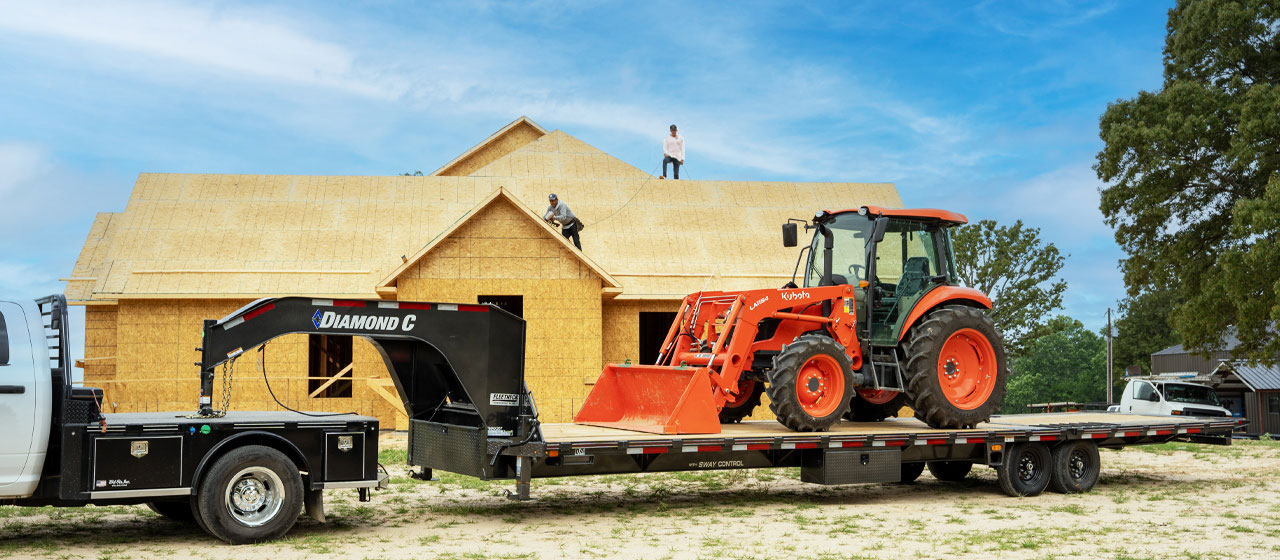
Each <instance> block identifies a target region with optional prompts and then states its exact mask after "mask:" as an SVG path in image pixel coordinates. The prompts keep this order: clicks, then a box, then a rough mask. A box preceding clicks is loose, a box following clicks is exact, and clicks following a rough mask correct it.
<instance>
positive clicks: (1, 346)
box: [0, 314, 9, 366]
mask: <svg viewBox="0 0 1280 560" xmlns="http://www.w3.org/2000/svg"><path fill="white" fill-rule="evenodd" d="M7 365H9V329H7V328H5V325H4V315H3V314H0V366H7Z"/></svg>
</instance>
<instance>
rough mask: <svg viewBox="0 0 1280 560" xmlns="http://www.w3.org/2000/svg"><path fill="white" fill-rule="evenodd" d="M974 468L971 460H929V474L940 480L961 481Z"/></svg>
mask: <svg viewBox="0 0 1280 560" xmlns="http://www.w3.org/2000/svg"><path fill="white" fill-rule="evenodd" d="M970 470H973V463H972V462H970V461H929V474H931V475H933V477H934V478H936V479H938V480H945V481H947V482H960V481H961V480H964V479H965V477H967V476H969V471H970Z"/></svg>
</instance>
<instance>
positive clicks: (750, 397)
mask: <svg viewBox="0 0 1280 560" xmlns="http://www.w3.org/2000/svg"><path fill="white" fill-rule="evenodd" d="M763 394H764V383H762V382H760V381H756V380H754V379H739V380H738V396H737V398H736V399H734V400H732V401H729V402H727V403H724V408H722V409H720V423H721V424H737V423H739V422H741V421H742V419H743V418H746V417H748V416H751V413H752V412H755V410H756V407H757V406H760V395H763Z"/></svg>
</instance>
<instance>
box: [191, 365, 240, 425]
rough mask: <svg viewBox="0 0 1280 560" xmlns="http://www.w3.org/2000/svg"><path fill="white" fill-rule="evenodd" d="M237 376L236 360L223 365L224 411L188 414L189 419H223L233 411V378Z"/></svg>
mask: <svg viewBox="0 0 1280 560" xmlns="http://www.w3.org/2000/svg"><path fill="white" fill-rule="evenodd" d="M235 374H236V360H231V361H230V362H227V363H224V364H222V409H221V410H214V411H213V412H212V413H210V414H200V413H198V412H197V413H195V414H188V415H187V416H186V417H187V418H222V417H224V416H226V415H227V411H228V410H231V386H232V383H231V378H232V377H234V376H235Z"/></svg>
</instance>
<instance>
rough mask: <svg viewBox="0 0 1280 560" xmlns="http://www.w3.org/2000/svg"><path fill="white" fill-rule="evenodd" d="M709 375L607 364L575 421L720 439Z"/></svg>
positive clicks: (687, 369)
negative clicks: (714, 435)
mask: <svg viewBox="0 0 1280 560" xmlns="http://www.w3.org/2000/svg"><path fill="white" fill-rule="evenodd" d="M709 371H710V370H708V369H706V368H690V367H671V366H636V365H616V364H609V365H607V366H605V368H604V372H603V373H601V374H600V379H598V380H596V384H595V387H592V389H591V394H590V395H587V400H586V402H585V403H583V405H582V410H579V411H578V415H577V416H575V417H574V418H573V421H574V422H575V423H578V424H590V425H592V426H604V427H606V428H619V429H623V430H633V431H637V432H648V433H653V434H718V433H720V414H719V410H717V409H716V403H715V400H714V399H713V392H712V391H713V389H712V387H711V377H710V376H709Z"/></svg>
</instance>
